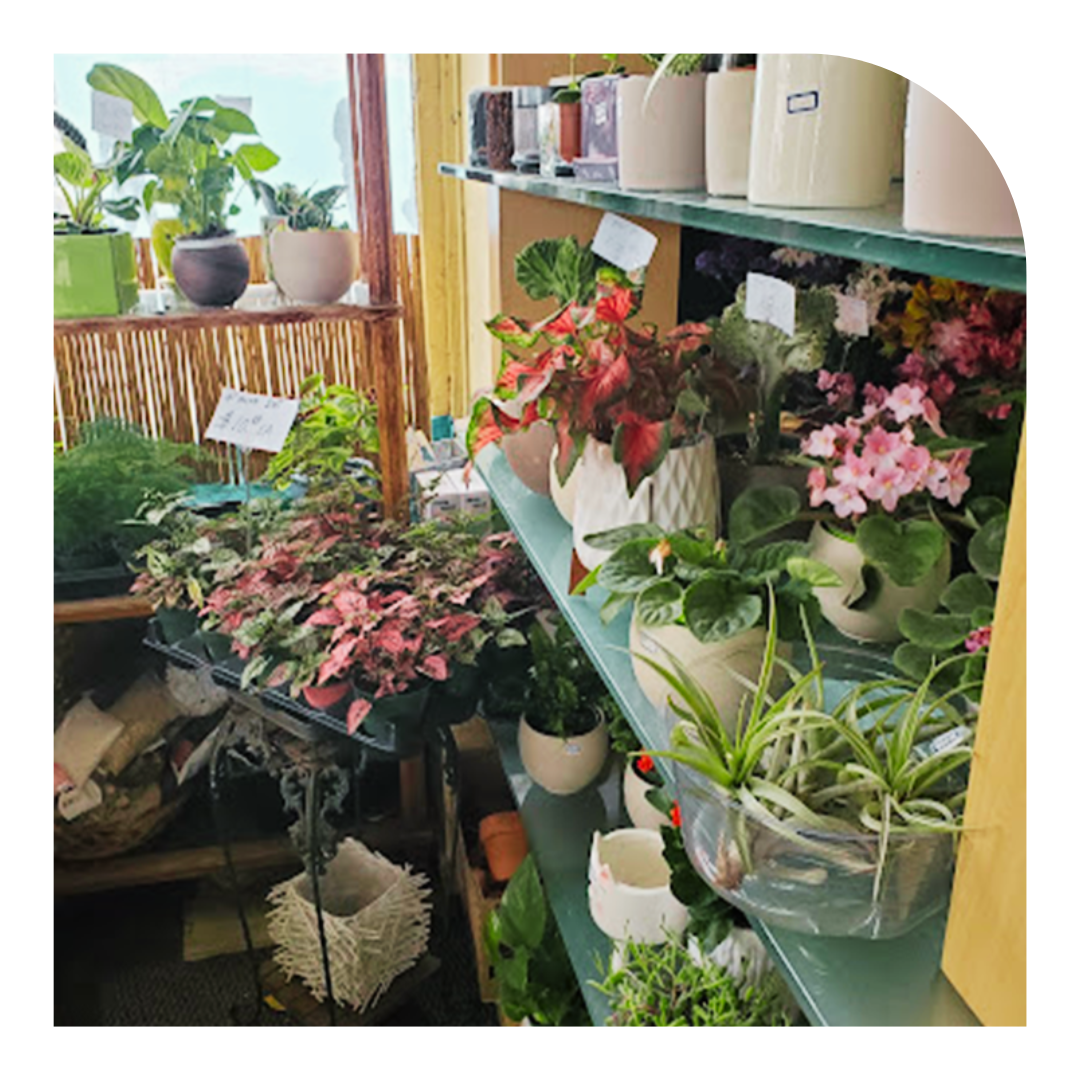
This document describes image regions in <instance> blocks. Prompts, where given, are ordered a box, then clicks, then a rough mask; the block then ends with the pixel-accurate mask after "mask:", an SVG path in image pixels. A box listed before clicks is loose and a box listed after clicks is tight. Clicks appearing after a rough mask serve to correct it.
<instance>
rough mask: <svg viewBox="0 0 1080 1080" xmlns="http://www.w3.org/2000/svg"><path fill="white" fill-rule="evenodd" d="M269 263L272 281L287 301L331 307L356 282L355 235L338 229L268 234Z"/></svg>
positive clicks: (356, 257)
mask: <svg viewBox="0 0 1080 1080" xmlns="http://www.w3.org/2000/svg"><path fill="white" fill-rule="evenodd" d="M270 263H271V265H272V266H273V268H274V280H275V281H276V282H277V283H278V286H279V288H280V289H281V291H282V292H283V293H284V294H285V295H286V296H287V297H288V298H289V299H290V300H299V301H300V302H301V303H305V304H333V303H335V302H336V301H338V300H340V299H341V298H342V297H343V296H344V295H345V294H346V293H347V292H348V291H349V286H350V285H352V283H353V282H354V281H355V280H356V275H357V273H358V272H359V269H360V248H359V241H358V239H357V236H356V233H354V232H347V231H344V230H340V229H329V230H327V231H326V232H321V231H319V230H317V229H309V230H306V231H303V232H293V231H292V230H290V229H276V230H275V231H274V232H272V233H270Z"/></svg>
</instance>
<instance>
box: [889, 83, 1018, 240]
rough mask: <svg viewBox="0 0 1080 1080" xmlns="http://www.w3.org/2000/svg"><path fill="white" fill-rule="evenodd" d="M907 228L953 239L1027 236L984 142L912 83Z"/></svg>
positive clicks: (906, 155) (906, 176)
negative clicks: (944, 235) (961, 237)
mask: <svg viewBox="0 0 1080 1080" xmlns="http://www.w3.org/2000/svg"><path fill="white" fill-rule="evenodd" d="M904 228H905V229H915V230H917V231H919V232H929V233H943V234H946V235H952V236H993V237H1016V236H1022V235H1023V231H1022V230H1021V228H1020V217H1019V215H1018V214H1017V212H1016V204H1015V203H1014V202H1013V197H1012V194H1011V193H1010V191H1009V185H1008V184H1006V183H1005V177H1003V176H1002V175H1001V170H1000V169H999V168H998V167H997V162H995V161H994V159H993V157H991V156H990V151H989V150H987V149H986V147H985V146H983V144H982V140H981V139H980V138H979V136H978V135H976V134H975V132H974V131H972V130H971V128H969V127H968V126H967V124H965V123H964V121H963V120H961V119H960V117H959V116H957V115H956V113H954V112H953V111H952V109H950V108H949V106H948V105H946V104H945V102H943V101H941V100H939V99H938V98H936V97H934V95H933V94H931V93H930V92H929V91H928V90H924V89H923V88H922V87H921V86H916V85H915V83H912V84H911V89H910V93H909V96H908V111H907V137H906V143H905V147H904Z"/></svg>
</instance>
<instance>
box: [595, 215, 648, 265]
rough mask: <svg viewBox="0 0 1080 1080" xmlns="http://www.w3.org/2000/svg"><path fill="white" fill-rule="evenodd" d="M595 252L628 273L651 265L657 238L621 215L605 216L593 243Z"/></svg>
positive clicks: (601, 220)
mask: <svg viewBox="0 0 1080 1080" xmlns="http://www.w3.org/2000/svg"><path fill="white" fill-rule="evenodd" d="M592 249H593V252H594V253H595V254H597V255H599V256H600V258H602V259H607V261H608V262H609V263H614V265H615V266H617V267H618V268H619V269H620V270H625V271H626V272H627V273H628V274H629V273H632V272H633V271H634V270H641V269H644V267H646V266H648V265H649V260H650V259H651V258H652V257H653V252H654V251H655V250H656V237H655V236H653V234H652V233H651V232H649V230H648V229H643V228H641V226H640V225H635V224H634V223H633V222H632V221H627V220H626V218H624V217H619V215H618V214H605V215H604V216H603V217H602V218H601V219H600V227H599V228H598V229H597V230H596V235H595V236H594V237H593V242H592Z"/></svg>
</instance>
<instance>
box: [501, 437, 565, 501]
mask: <svg viewBox="0 0 1080 1080" xmlns="http://www.w3.org/2000/svg"><path fill="white" fill-rule="evenodd" d="M500 445H501V446H502V450H503V453H504V454H505V455H506V463H507V464H508V465H509V466H510V468H511V469H512V470H513V472H514V475H515V476H516V477H517V478H518V479H519V480H520V481H521V482H522V483H523V484H524V485H525V486H526V487H527V488H528V489H529V490H530V491H534V492H536V494H537V495H550V494H551V489H550V486H549V484H548V474H549V472H550V468H551V453H552V451H553V450H554V448H555V429H554V428H553V427H552V426H551V425H550V424H548V423H539V424H530V425H529V427H528V428H527V429H526V430H525V431H516V432H514V433H513V434H511V435H504V436H503V437H502V442H501V444H500Z"/></svg>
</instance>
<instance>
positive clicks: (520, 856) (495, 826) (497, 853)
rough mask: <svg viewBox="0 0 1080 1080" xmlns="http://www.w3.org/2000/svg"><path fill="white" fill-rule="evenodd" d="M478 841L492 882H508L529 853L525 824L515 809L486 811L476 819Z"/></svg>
mask: <svg viewBox="0 0 1080 1080" xmlns="http://www.w3.org/2000/svg"><path fill="white" fill-rule="evenodd" d="M480 844H481V846H482V847H483V849H484V859H485V860H486V862H487V866H488V872H489V873H490V874H491V878H492V880H493V881H509V880H510V879H511V878H512V877H513V876H514V871H515V870H517V868H518V867H519V866H520V865H521V863H522V861H523V860H524V858H525V856H526V855H528V854H529V840H528V837H526V835H525V826H524V825H523V824H522V822H521V815H520V814H519V813H518V812H517V811H516V810H504V811H502V812H500V813H498V814H488V816H487V817H486V818H483V819H482V820H481V822H480Z"/></svg>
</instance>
